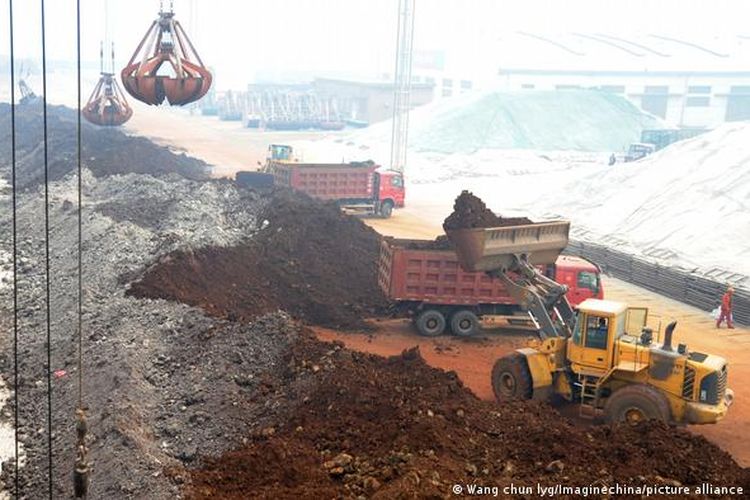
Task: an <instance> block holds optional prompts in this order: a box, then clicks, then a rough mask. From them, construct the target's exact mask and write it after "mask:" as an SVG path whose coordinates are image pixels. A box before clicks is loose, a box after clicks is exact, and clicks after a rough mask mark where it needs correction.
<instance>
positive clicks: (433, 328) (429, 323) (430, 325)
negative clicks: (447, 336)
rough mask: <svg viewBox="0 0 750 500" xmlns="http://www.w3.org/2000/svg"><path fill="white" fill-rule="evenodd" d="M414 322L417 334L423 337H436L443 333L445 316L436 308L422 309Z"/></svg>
mask: <svg viewBox="0 0 750 500" xmlns="http://www.w3.org/2000/svg"><path fill="white" fill-rule="evenodd" d="M415 324H416V325H417V331H418V332H419V334H420V335H424V336H425V337H437V336H438V335H442V334H443V333H445V324H446V321H445V316H443V313H441V312H440V311H438V310H437V309H427V310H426V311H423V312H422V313H421V314H420V315H419V316H417V320H416V321H415Z"/></svg>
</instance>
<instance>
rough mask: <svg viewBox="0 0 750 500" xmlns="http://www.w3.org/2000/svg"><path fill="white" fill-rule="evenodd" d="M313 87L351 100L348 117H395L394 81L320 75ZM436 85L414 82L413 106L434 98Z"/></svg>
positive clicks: (372, 120)
mask: <svg viewBox="0 0 750 500" xmlns="http://www.w3.org/2000/svg"><path fill="white" fill-rule="evenodd" d="M313 87H314V88H315V90H316V92H317V93H318V94H320V95H321V96H324V97H336V98H337V99H339V100H340V101H343V102H348V103H350V107H349V110H350V113H351V115H350V116H349V117H348V118H349V119H351V120H356V121H359V122H362V123H363V124H372V123H377V122H380V121H383V120H387V119H389V118H392V117H393V83H392V82H382V81H363V80H338V79H332V78H317V79H315V81H314V82H313ZM433 87H434V85H433V84H430V83H417V82H412V85H411V95H410V104H411V107H412V108H414V107H417V106H422V105H423V104H427V103H428V102H430V101H432V98H433Z"/></svg>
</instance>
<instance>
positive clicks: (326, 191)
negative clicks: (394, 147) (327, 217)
mask: <svg viewBox="0 0 750 500" xmlns="http://www.w3.org/2000/svg"><path fill="white" fill-rule="evenodd" d="M377 169H378V165H376V164H374V163H371V162H361V163H288V162H282V161H273V162H271V163H270V165H269V171H270V173H271V174H273V176H274V179H275V182H276V184H277V185H281V186H286V187H290V188H293V189H296V190H298V191H302V192H304V193H307V194H309V195H310V196H312V197H314V198H318V199H321V200H345V199H373V198H377V186H375V175H374V172H375V171H376V170H377Z"/></svg>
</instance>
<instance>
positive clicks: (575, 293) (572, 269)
mask: <svg viewBox="0 0 750 500" xmlns="http://www.w3.org/2000/svg"><path fill="white" fill-rule="evenodd" d="M552 279H554V280H555V281H556V282H557V283H560V284H561V285H566V286H567V287H568V294H567V296H568V301H569V302H570V303H571V304H580V303H581V302H583V301H584V300H586V299H603V298H604V287H603V286H602V282H601V271H600V270H599V268H598V267H597V266H596V265H595V264H592V263H591V262H589V261H587V260H586V259H582V258H580V257H574V256H572V255H561V256H560V257H558V258H557V261H556V262H555V266H554V275H553V276H552Z"/></svg>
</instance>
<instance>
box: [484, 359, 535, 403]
mask: <svg viewBox="0 0 750 500" xmlns="http://www.w3.org/2000/svg"><path fill="white" fill-rule="evenodd" d="M492 391H493V392H494V393H495V399H496V400H497V402H498V403H506V402H508V401H521V400H524V399H531V396H532V394H533V392H534V383H533V382H532V380H531V372H530V371H529V365H528V363H527V361H526V358H525V357H524V356H523V354H519V353H514V354H509V355H508V356H504V357H502V358H500V359H498V360H497V361H495V366H493V367H492Z"/></svg>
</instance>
